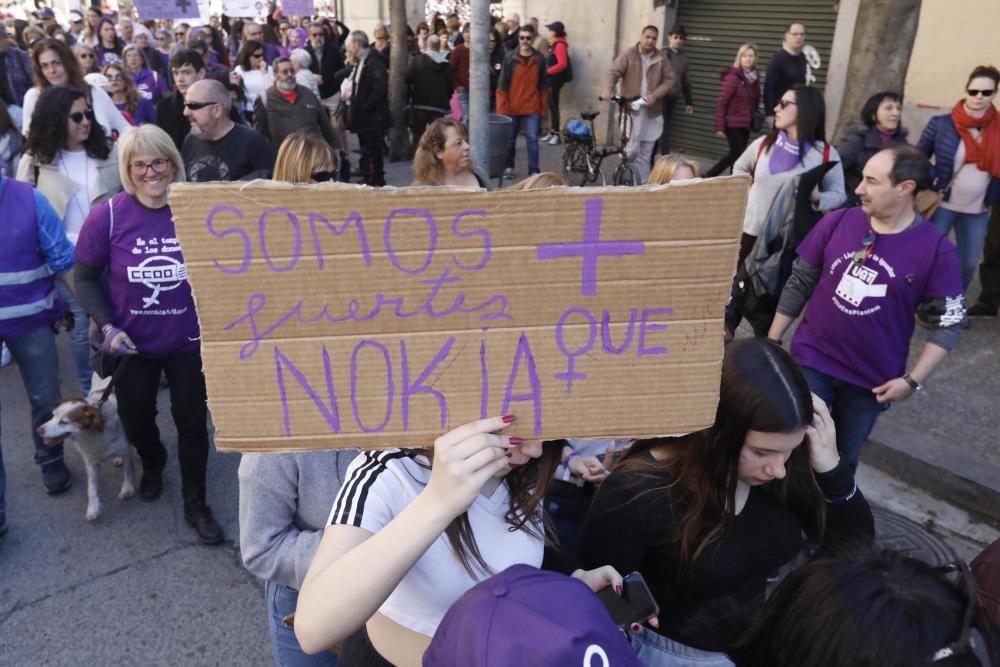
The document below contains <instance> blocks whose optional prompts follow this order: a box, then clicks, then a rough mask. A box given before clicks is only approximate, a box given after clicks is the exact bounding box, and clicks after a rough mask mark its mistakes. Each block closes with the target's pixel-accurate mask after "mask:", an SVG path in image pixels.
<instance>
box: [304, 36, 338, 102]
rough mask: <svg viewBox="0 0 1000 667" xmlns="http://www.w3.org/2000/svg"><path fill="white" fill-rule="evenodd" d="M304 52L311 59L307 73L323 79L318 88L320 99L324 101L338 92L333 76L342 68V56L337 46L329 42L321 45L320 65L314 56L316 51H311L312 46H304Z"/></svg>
mask: <svg viewBox="0 0 1000 667" xmlns="http://www.w3.org/2000/svg"><path fill="white" fill-rule="evenodd" d="M306 52H307V53H308V54H309V57H310V58H311V59H312V62H310V63H309V71H311V72H312V73H313V74H318V75H320V76H321V77H323V85H321V86H320V87H319V95H320V97H322V98H323V99H326V98H328V97H330V96H331V95H336V94H337V93H338V92H339V91H340V87H339V86H337V85H335V84H334V75H336V73H337V71H338V70H341V69H343V68H344V54H343V53H341V52H340V49H339V48H338V47H337V45H335V44H331V43H330V42H325V43H324V44H323V62H322V64H320V59H319V58H318V57H317V56H316V50H315V49H313V47H312V44H307V45H306Z"/></svg>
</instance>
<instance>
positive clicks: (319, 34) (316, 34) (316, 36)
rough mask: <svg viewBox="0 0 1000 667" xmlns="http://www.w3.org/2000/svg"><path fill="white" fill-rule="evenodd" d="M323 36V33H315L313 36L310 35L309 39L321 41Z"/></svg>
mask: <svg viewBox="0 0 1000 667" xmlns="http://www.w3.org/2000/svg"><path fill="white" fill-rule="evenodd" d="M323 36H324V35H323V33H321V32H314V33H312V34H311V35H309V38H310V39H319V38H320V37H323Z"/></svg>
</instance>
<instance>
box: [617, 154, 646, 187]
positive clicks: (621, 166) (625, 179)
mask: <svg viewBox="0 0 1000 667" xmlns="http://www.w3.org/2000/svg"><path fill="white" fill-rule="evenodd" d="M612 183H614V184H615V185H625V186H631V185H641V181H640V180H639V170H638V169H636V168H635V165H633V164H632V163H631V162H626V161H624V160H622V161H621V162H619V163H618V166H617V167H615V174H614V177H613V179H612Z"/></svg>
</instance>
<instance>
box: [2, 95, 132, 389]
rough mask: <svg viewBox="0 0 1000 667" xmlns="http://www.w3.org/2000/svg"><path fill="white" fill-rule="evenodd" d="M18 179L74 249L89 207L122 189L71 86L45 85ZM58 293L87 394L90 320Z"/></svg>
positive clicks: (109, 151)
mask: <svg viewBox="0 0 1000 667" xmlns="http://www.w3.org/2000/svg"><path fill="white" fill-rule="evenodd" d="M33 115H34V119H33V121H32V123H31V130H30V131H29V132H28V141H27V144H26V147H25V154H24V156H23V157H22V158H21V161H20V164H19V166H18V169H17V180H19V181H24V182H27V183H31V184H32V185H33V186H34V187H35V188H37V189H38V191H39V192H41V193H42V194H43V195H45V198H46V199H48V200H49V203H50V204H52V207H53V208H54V209H55V211H56V213H57V214H58V215H59V217H60V218H61V219H62V221H63V227H64V228H65V229H66V236H67V238H69V240H70V242H71V243H72V244H73V245H74V246H75V245H76V241H77V238H78V237H79V235H80V230H81V229H82V228H83V221H84V220H85V219H86V218H87V215H88V214H89V213H90V209H91V208H92V207H94V206H96V205H97V204H99V203H100V202H102V201H104V200H106V199H108V198H109V197H111V196H113V195H115V194H117V193H118V192H120V191H121V189H122V184H121V179H120V177H119V174H118V158H117V154H116V153H115V150H114V148H113V147H112V146H111V144H110V142H109V141H108V137H107V135H105V133H104V128H103V127H101V124H100V123H97V122H95V120H94V112H93V111H92V110H91V108H90V104H89V102H88V101H87V97H86V96H85V95H84V94H83V93H82V92H81V91H80V90H79V89H77V88H75V87H73V86H50V87H48V88H46V89H45V91H44V92H43V93H42V94H41V96H40V97H39V98H38V104H37V105H35V109H34V112H33ZM59 294H60V296H61V297H62V298H63V300H64V301H65V302H66V303H67V305H68V306H69V308H70V310H71V311H72V313H73V317H74V318H75V323H74V325H73V329H72V330H71V331H70V353H71V354H72V356H73V362H74V366H75V367H76V376H77V380H78V381H79V383H80V391H81V393H82V394H83V395H84V396H86V395H87V393H88V392H89V391H90V378H91V368H90V342H89V340H88V338H87V329H88V325H89V324H90V318H89V317H88V316H87V313H85V312H84V309H83V308H82V307H81V306H80V304H79V303H78V302H77V300H76V298H75V297H74V296H73V294H72V293H71V292H70V291H69V290H68V289H66V288H65V286H63V285H61V284H60V285H59Z"/></svg>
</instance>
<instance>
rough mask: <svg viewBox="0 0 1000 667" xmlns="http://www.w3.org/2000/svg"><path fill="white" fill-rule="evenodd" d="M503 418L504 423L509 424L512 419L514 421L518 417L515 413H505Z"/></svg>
mask: <svg viewBox="0 0 1000 667" xmlns="http://www.w3.org/2000/svg"><path fill="white" fill-rule="evenodd" d="M502 419H503V423H504V424H509V423H511V422H512V421H514V420H515V419H516V417H515V416H514V415H504V416H503V417H502Z"/></svg>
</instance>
